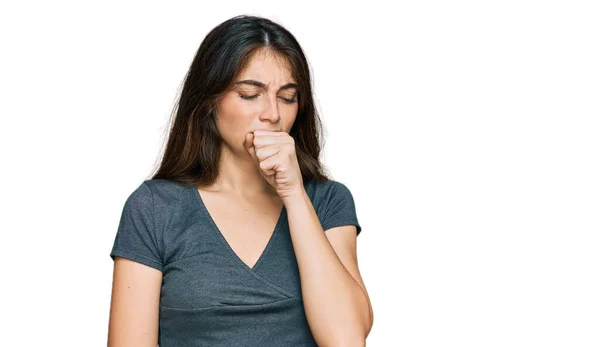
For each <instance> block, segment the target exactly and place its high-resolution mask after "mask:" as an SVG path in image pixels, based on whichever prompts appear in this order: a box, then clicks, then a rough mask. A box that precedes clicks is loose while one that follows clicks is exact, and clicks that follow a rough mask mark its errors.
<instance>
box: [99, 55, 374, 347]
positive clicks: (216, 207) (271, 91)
mask: <svg viewBox="0 0 600 347" xmlns="http://www.w3.org/2000/svg"><path fill="white" fill-rule="evenodd" d="M244 80H255V81H259V82H262V83H264V84H265V85H266V86H265V87H260V86H254V85H248V84H243V83H242V84H236V85H234V86H233V87H232V88H231V90H229V91H228V92H227V93H226V94H225V95H224V96H223V98H222V99H221V100H219V102H218V104H217V114H216V123H217V128H218V130H219V133H220V134H221V136H222V138H223V140H224V141H223V147H222V154H221V161H220V163H219V172H220V174H219V177H218V179H217V180H216V181H215V183H213V184H212V185H210V186H204V187H198V190H199V192H200V193H201V195H202V198H203V201H204V202H205V204H206V206H207V209H208V210H209V212H210V214H211V216H212V218H213V220H215V223H216V224H217V226H218V227H219V229H220V230H221V232H222V233H223V235H224V237H225V239H226V240H227V242H228V243H229V244H230V246H231V247H232V249H233V250H234V252H235V253H236V254H237V255H238V257H239V258H240V259H242V260H243V261H244V262H245V263H246V264H247V265H249V266H250V267H252V265H253V264H254V263H255V261H256V259H258V258H259V256H260V255H261V254H262V251H263V250H264V248H265V246H266V243H267V241H268V239H269V237H270V232H272V230H273V229H274V225H275V223H276V221H277V217H278V216H279V212H280V211H281V208H282V206H285V207H286V209H287V211H288V222H289V225H290V234H291V236H292V241H293V246H294V251H295V253H296V257H297V259H298V266H299V270H300V276H301V280H302V294H303V297H304V302H305V311H306V314H307V319H308V322H309V325H310V327H311V331H312V333H313V336H314V337H315V339H316V340H317V342H318V343H319V345H320V346H364V345H365V340H366V337H367V335H368V333H369V331H370V329H371V326H372V324H373V311H372V308H371V303H370V300H369V297H368V294H367V291H366V288H365V285H364V282H363V280H362V278H361V275H360V272H359V270H358V261H357V255H356V227H355V226H340V227H336V228H331V229H329V230H327V231H324V230H323V229H322V227H321V224H320V222H319V219H318V217H317V215H316V212H315V210H314V208H313V206H312V203H311V201H310V199H309V198H308V195H307V194H306V192H305V191H304V186H303V182H302V176H301V173H300V169H299V166H298V161H297V157H296V153H295V147H294V140H293V138H292V137H291V136H289V131H290V129H291V128H292V125H293V124H294V121H295V119H296V114H297V112H298V103H297V97H296V89H294V88H291V89H283V90H280V87H282V86H284V85H287V84H289V83H295V82H296V81H294V80H293V78H292V75H291V70H290V69H289V65H288V64H287V62H286V61H285V60H284V59H281V58H280V57H278V56H277V55H275V54H273V53H272V52H271V51H268V50H260V51H257V52H256V53H255V55H254V56H253V58H252V60H251V62H250V64H249V65H248V66H247V67H246V69H245V70H244V71H243V72H242V73H241V74H240V76H239V77H238V78H237V79H236V82H237V81H244ZM244 97H246V98H252V99H244ZM286 99H287V100H288V101H286ZM290 100H291V101H292V102H290ZM222 211H226V212H228V213H225V212H222ZM232 211H233V212H232ZM231 213H235V214H236V216H239V218H236V220H235V221H232V220H231V219H230V218H229V219H228V216H229V215H231ZM241 225H244V228H241V227H240V226H241ZM249 226H253V227H249ZM242 229H243V230H242ZM161 282H162V273H161V272H160V271H158V270H156V269H153V268H151V267H148V266H146V265H143V264H139V263H136V262H133V261H130V260H127V259H123V258H119V257H117V258H116V260H115V263H114V272H113V289H112V300H111V309H110V321H109V334H108V337H109V339H108V346H109V347H115V346H152V347H155V346H156V345H157V343H158V313H159V300H160V286H161Z"/></svg>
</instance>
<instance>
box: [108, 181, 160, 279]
mask: <svg viewBox="0 0 600 347" xmlns="http://www.w3.org/2000/svg"><path fill="white" fill-rule="evenodd" d="M159 245H160V242H159V237H157V232H156V230H155V223H154V201H153V196H152V190H151V189H150V186H149V185H148V184H147V183H146V182H143V183H142V184H141V185H140V186H139V187H138V188H137V189H136V190H135V191H133V193H131V194H130V195H129V197H128V198H127V200H126V201H125V206H124V207H123V211H122V213H121V218H120V221H119V227H118V229H117V233H116V236H115V240H114V244H113V248H112V251H111V253H110V257H111V258H112V259H113V261H114V260H115V256H119V257H123V258H127V259H130V260H133V261H135V262H138V263H142V264H144V265H147V266H150V267H153V268H155V269H157V270H160V271H162V270H163V261H162V257H161V252H160V249H161V248H160V247H159Z"/></svg>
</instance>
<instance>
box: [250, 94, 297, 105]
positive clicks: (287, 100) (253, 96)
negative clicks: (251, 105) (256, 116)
mask: <svg viewBox="0 0 600 347" xmlns="http://www.w3.org/2000/svg"><path fill="white" fill-rule="evenodd" d="M239 95H240V98H242V99H244V100H253V99H256V98H257V97H258V96H259V95H260V94H255V95H244V94H239ZM281 99H282V100H283V101H284V102H285V103H286V104H293V103H295V102H296V101H297V99H296V98H295V97H294V98H293V99H287V98H284V97H281Z"/></svg>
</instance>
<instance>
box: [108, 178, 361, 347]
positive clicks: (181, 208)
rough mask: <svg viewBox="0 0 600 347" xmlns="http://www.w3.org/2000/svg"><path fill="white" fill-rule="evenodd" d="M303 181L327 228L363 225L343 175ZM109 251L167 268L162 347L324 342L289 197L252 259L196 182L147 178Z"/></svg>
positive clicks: (135, 193) (162, 303)
mask: <svg viewBox="0 0 600 347" xmlns="http://www.w3.org/2000/svg"><path fill="white" fill-rule="evenodd" d="M304 187H305V190H306V192H307V194H308V196H309V197H310V199H311V201H312V204H313V206H314V208H315V211H316V212H317V215H318V217H319V220H320V222H321V225H322V227H323V230H328V229H330V228H333V227H337V226H342V225H355V226H356V228H357V235H358V233H360V231H361V226H360V225H359V223H358V220H357V216H356V210H355V205H354V200H353V197H352V194H351V193H350V190H349V189H348V188H347V187H346V186H345V185H344V184H342V183H340V182H337V181H326V182H319V183H317V182H316V181H314V180H310V181H307V182H305V183H304ZM232 217H234V216H232ZM110 256H111V258H112V259H113V260H114V259H115V258H114V257H115V256H119V257H123V258H127V259H130V260H133V261H136V262H138V263H142V264H145V265H147V266H150V267H153V268H155V269H158V270H160V271H162V273H163V281H162V287H161V293H160V312H159V345H160V346H161V347H175V346H216V347H218V346H228V347H231V346H261V347H269V346H295V347H301V346H317V344H316V342H315V340H314V338H313V336H312V333H311V331H310V328H309V325H308V321H307V319H306V315H305V311H304V306H303V301H302V292H301V287H300V274H299V270H298V263H297V261H296V255H295V253H294V249H293V245H292V240H291V236H290V230H289V225H288V219H287V211H286V209H285V206H284V207H283V208H282V211H281V213H280V216H279V219H278V221H277V224H276V226H275V229H274V231H273V233H272V235H271V238H270V239H269V241H268V243H267V245H266V248H265V249H264V251H263V253H262V254H261V256H260V258H259V259H258V261H257V262H256V264H255V265H254V266H253V267H252V268H250V267H249V266H248V265H246V263H244V262H243V261H242V260H241V259H240V258H239V257H238V256H237V255H236V253H235V252H234V251H233V249H232V248H231V247H230V246H229V244H228V243H227V241H226V240H225V237H224V236H223V234H222V233H221V232H220V230H219V229H218V228H217V226H216V224H215V222H214V220H213V219H212V217H211V215H210V214H209V212H208V210H207V208H206V206H205V205H204V202H203V201H202V198H201V196H200V193H199V192H198V190H197V189H196V187H195V186H194V185H192V184H182V183H177V182H174V181H171V180H165V179H151V180H146V181H144V182H143V183H142V184H140V186H139V187H138V188H137V189H135V191H133V193H131V195H130V196H129V197H128V198H127V200H126V202H125V205H124V207H123V211H122V215H121V218H120V222H119V227H118V230H117V233H116V237H115V241H114V246H113V248H112V251H111V253H110Z"/></svg>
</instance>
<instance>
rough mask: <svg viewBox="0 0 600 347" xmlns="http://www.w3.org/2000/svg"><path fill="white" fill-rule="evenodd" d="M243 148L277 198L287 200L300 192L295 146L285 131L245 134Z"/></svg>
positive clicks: (301, 185)
mask: <svg viewBox="0 0 600 347" xmlns="http://www.w3.org/2000/svg"><path fill="white" fill-rule="evenodd" d="M244 148H246V151H247V152H248V153H250V156H252V158H253V159H254V160H255V162H256V164H257V166H258V168H259V171H260V173H261V175H262V176H263V177H264V178H265V180H267V182H269V184H271V185H272V186H273V187H274V188H275V190H276V191H277V194H278V195H279V197H280V198H282V199H284V198H287V197H289V196H291V195H294V194H296V193H298V192H300V191H301V190H302V189H304V183H303V181H302V173H301V171H300V166H299V165H298V157H297V156H296V144H295V142H294V138H293V137H291V136H290V135H289V134H288V133H287V132H285V131H268V130H255V131H254V133H248V134H246V138H245V139H244Z"/></svg>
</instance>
